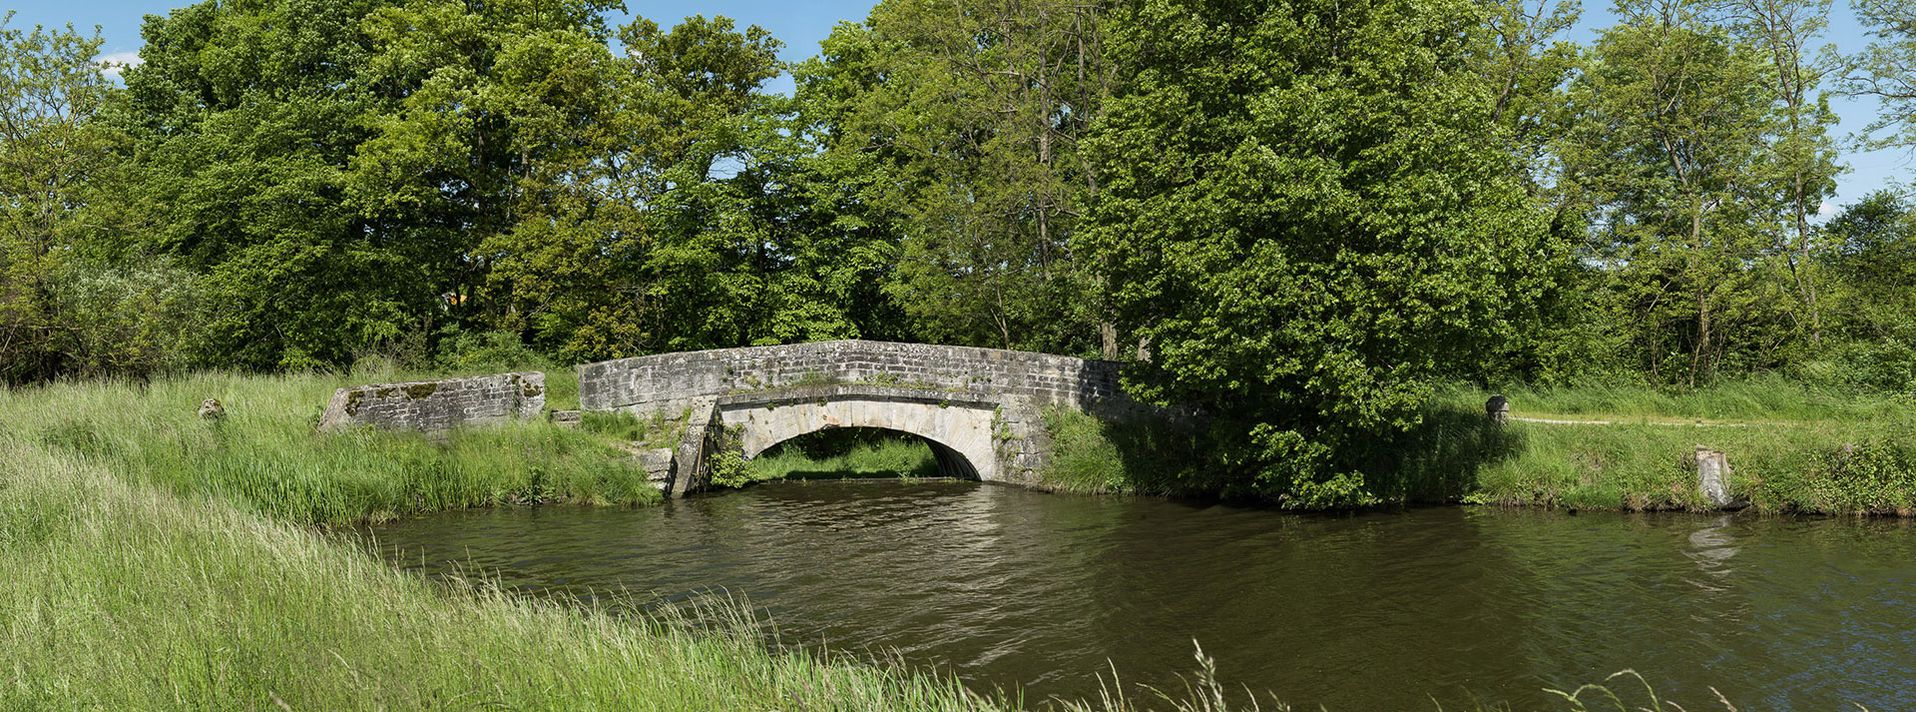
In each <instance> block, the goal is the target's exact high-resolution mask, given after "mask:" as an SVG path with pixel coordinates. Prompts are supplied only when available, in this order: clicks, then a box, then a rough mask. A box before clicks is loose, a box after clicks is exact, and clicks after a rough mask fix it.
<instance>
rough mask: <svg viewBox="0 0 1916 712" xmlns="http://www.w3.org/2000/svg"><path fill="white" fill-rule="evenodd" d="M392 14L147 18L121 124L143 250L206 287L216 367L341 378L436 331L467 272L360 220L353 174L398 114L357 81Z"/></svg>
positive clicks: (287, 2)
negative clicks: (388, 117)
mask: <svg viewBox="0 0 1916 712" xmlns="http://www.w3.org/2000/svg"><path fill="white" fill-rule="evenodd" d="M387 5H388V3H387V2H385V1H384V0H348V1H345V2H335V1H334V0H246V1H244V2H215V1H212V0H208V1H206V2H201V3H198V4H195V5H190V6H187V7H184V8H181V9H178V10H175V11H173V12H172V13H170V14H168V15H165V16H148V18H147V21H146V25H145V27H144V29H143V34H144V36H145V38H146V46H145V48H144V49H143V50H142V53H141V56H142V59H144V60H145V63H144V64H142V65H141V66H139V67H136V68H132V69H130V70H128V71H127V72H126V73H125V77H126V86H127V93H128V99H129V101H128V107H127V110H126V112H125V114H124V117H123V119H122V123H123V124H124V128H125V130H127V131H128V132H129V133H130V134H131V135H132V136H133V140H134V141H135V142H136V147H135V150H134V155H136V156H137V157H138V163H137V167H138V183H137V185H136V189H134V190H132V191H130V192H129V194H128V195H126V196H125V199H126V200H128V201H129V202H131V203H133V204H135V205H137V206H138V208H139V209H140V210H141V211H142V212H144V213H146V214H148V215H150V216H151V218H150V223H149V224H148V225H146V226H144V227H143V229H142V230H140V231H139V233H138V235H139V238H140V242H141V245H140V246H141V247H142V248H144V249H150V250H157V251H159V252H162V253H166V254H172V255H176V256H178V258H179V259H180V260H181V261H182V264H183V266H185V267H187V268H190V269H193V270H196V271H200V272H204V273H205V274H206V275H207V284H208V291H209V294H208V299H209V300H210V301H211V302H212V309H213V311H214V319H213V322H212V325H211V327H210V329H209V333H208V334H207V335H206V337H207V338H206V343H205V350H206V352H207V354H208V357H209V358H210V359H212V360H214V361H215V362H217V363H220V364H222V365H232V366H240V367H247V368H261V369H266V368H304V367H313V366H325V365H333V364H341V363H345V362H347V361H349V360H350V359H351V358H352V357H353V355H354V354H355V353H356V352H357V351H359V350H362V349H365V348H368V347H372V346H374V345H377V344H379V343H382V342H386V341H390V340H393V339H396V338H398V337H399V336H400V335H402V334H404V333H405V332H407V331H409V330H412V329H416V328H419V326H420V325H421V324H422V323H425V322H428V321H429V320H430V319H431V318H433V316H434V315H435V314H436V313H437V310H438V308H439V307H438V304H439V300H438V298H437V297H438V294H439V293H440V291H441V288H442V284H441V282H442V280H440V279H438V278H437V277H438V275H439V274H440V273H442V272H444V271H446V269H447V268H445V267H443V266H442V265H445V264H448V263H456V262H458V261H459V260H460V259H461V257H460V255H458V254H456V253H449V252H443V251H439V250H437V249H435V246H433V245H430V244H421V243H419V242H417V241H415V240H414V238H415V237H417V235H415V234H414V233H410V232H407V231H403V230H396V229H393V226H391V225H389V224H386V223H384V222H382V221H380V220H377V219H369V218H367V217H365V216H364V215H362V214H361V212H360V211H359V210H357V209H355V207H354V206H353V204H352V201H351V191H350V186H351V185H352V182H353V181H352V176H351V173H352V163H353V160H354V156H355V154H356V153H357V151H358V149H359V146H360V145H361V144H362V143H364V142H365V141H366V140H367V139H368V138H370V137H371V136H372V135H373V132H372V131H373V127H374V126H375V125H376V124H377V121H376V120H375V119H376V117H377V116H378V115H379V114H380V113H381V110H382V109H383V108H384V107H385V106H386V105H387V103H388V102H389V99H387V98H385V97H382V96H381V95H380V94H379V93H378V92H377V91H375V88H373V87H369V86H367V85H366V84H365V83H363V82H362V81H361V79H362V74H361V72H362V70H363V69H364V68H365V66H366V63H367V61H368V60H369V59H370V58H371V57H372V54H373V51H372V46H371V39H370V38H369V37H368V36H367V35H366V33H365V32H364V31H363V29H362V28H363V24H364V22H365V20H366V18H367V16H368V15H369V14H371V13H372V12H373V11H374V10H375V9H378V8H380V7H384V6H387Z"/></svg>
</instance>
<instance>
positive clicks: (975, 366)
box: [579, 341, 1140, 496]
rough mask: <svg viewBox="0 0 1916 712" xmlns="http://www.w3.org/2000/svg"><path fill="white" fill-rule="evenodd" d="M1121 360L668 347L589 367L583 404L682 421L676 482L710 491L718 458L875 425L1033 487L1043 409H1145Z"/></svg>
mask: <svg viewBox="0 0 1916 712" xmlns="http://www.w3.org/2000/svg"><path fill="white" fill-rule="evenodd" d="M1118 368H1119V365H1118V364H1116V363H1112V362H1105V361H1087V360H1084V359H1076V358H1070V357H1065V356H1051V355H1046V354H1035V353H1026V352H1020V351H1001V350H996V349H979V348H967V347H958V346H933V345H926V344H896V343H882V342H872V341H831V342H822V343H811V344H797V345H788V346H762V347H751V348H739V349H719V350H714V351H694V352H685V353H673V354H661V355H657V356H644V357H639V358H629V359H622V360H618V361H606V362H603V363H593V364H586V365H582V366H579V399H580V405H581V406H582V407H583V409H585V410H587V411H624V412H627V413H631V414H634V415H637V416H639V417H642V418H660V419H667V420H678V421H679V422H682V423H683V424H684V427H683V428H682V429H681V431H680V432H681V434H680V436H679V440H678V446H677V447H676V448H675V449H674V450H673V451H672V452H671V453H670V458H669V460H670V462H669V463H667V462H665V461H664V460H665V459H666V458H665V457H664V455H665V453H659V457H658V458H657V459H658V460H659V462H657V463H656V467H657V468H658V469H661V470H666V471H667V472H668V474H667V475H666V483H665V485H664V487H665V489H666V491H667V492H668V493H669V494H670V495H672V496H683V495H684V494H686V493H688V492H694V491H697V490H699V489H702V488H704V487H705V486H706V485H707V483H708V482H709V480H710V476H711V463H712V461H713V457H714V455H716V454H717V453H718V452H719V451H720V450H721V449H724V448H736V449H738V450H739V451H741V452H742V454H743V455H744V457H746V458H748V459H749V458H752V457H756V456H758V455H759V453H762V452H764V451H765V450H767V449H769V448H771V447H772V446H773V445H777V444H779V443H781V442H784V441H786V440H790V439H792V438H795V437H798V436H801V435H806V434H809V433H814V432H818V431H821V430H826V429H831V428H877V429H883V430H891V431H896V432H901V433H908V434H911V435H916V436H919V437H921V438H923V439H924V440H925V442H927V443H928V444H930V446H931V448H932V451H933V452H934V453H935V454H936V455H937V458H938V465H939V469H940V470H941V471H942V472H943V473H944V474H946V475H948V476H955V477H963V478H968V479H978V480H984V481H989V482H1007V483H1012V484H1021V485H1030V486H1035V485H1039V484H1041V483H1040V481H1039V476H1040V475H1039V473H1040V471H1041V470H1042V468H1043V467H1044V464H1045V462H1046V459H1047V457H1048V455H1049V452H1050V446H1051V438H1050V434H1049V433H1048V432H1047V431H1046V428H1045V425H1044V419H1043V410H1044V409H1045V408H1047V407H1063V408H1070V409H1075V410H1078V411H1081V412H1087V413H1092V414H1094V415H1097V416H1100V417H1124V416H1126V415H1128V414H1132V413H1136V412H1140V409H1139V408H1138V406H1136V405H1135V404H1134V403H1133V402H1132V401H1131V400H1129V399H1128V398H1126V397H1125V396H1124V394H1123V392H1122V391H1121V390H1120V389H1119V386H1118Z"/></svg>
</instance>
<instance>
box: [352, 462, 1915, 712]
mask: <svg viewBox="0 0 1916 712" xmlns="http://www.w3.org/2000/svg"><path fill="white" fill-rule="evenodd" d="M378 536H379V538H380V540H381V542H382V544H383V545H385V546H388V547H394V546H396V547H397V548H398V549H399V550H400V551H402V552H403V553H402V554H400V555H398V556H397V557H396V559H395V560H396V561H398V562H400V563H401V564H402V565H406V566H409V567H411V568H423V569H426V570H431V571H442V570H446V569H447V568H448V567H449V566H450V565H451V563H453V562H459V563H463V564H465V565H466V566H468V567H469V568H471V567H476V568H479V569H482V570H485V571H488V572H496V573H497V574H498V575H499V576H500V577H501V578H502V579H503V580H504V581H505V582H506V583H507V584H509V585H514V586H520V587H523V588H526V589H529V590H539V591H564V592H569V593H574V594H578V593H588V592H590V591H604V590H621V589H623V590H635V591H655V592H659V593H661V594H664V595H667V596H677V597H683V596H686V595H689V594H691V593H693V592H697V591H704V590H710V589H714V588H724V589H727V590H730V591H734V592H737V593H742V594H744V595H746V596H748V597H750V599H751V600H752V601H754V602H755V603H757V604H759V605H761V606H764V607H765V608H767V609H769V611H770V613H771V615H772V616H773V617H774V618H775V619H776V620H777V621H778V623H779V627H780V629H781V631H782V632H783V634H784V637H785V639H786V640H788V641H791V640H795V639H797V640H804V641H809V642H813V643H820V642H822V643H826V644H829V645H831V646H832V647H834V648H836V649H839V650H853V651H860V650H871V651H879V650H890V649H896V650H898V651H899V652H900V653H902V654H903V656H904V657H905V659H907V660H909V661H912V662H914V663H917V664H923V665H937V666H940V667H942V668H944V669H949V670H954V671H956V672H958V673H960V674H961V675H962V676H963V677H964V678H965V679H966V680H967V681H968V682H970V683H972V684H973V685H974V686H977V687H980V688H986V689H989V688H993V687H1002V688H1012V687H1021V688H1024V689H1026V690H1027V691H1028V694H1027V698H1030V699H1041V698H1043V697H1044V696H1046V695H1054V694H1055V695H1064V696H1082V695H1093V694H1096V692H1097V689H1098V679H1097V675H1098V674H1099V673H1100V672H1106V671H1108V670H1109V669H1110V668H1109V667H1108V665H1107V661H1110V662H1111V663H1114V664H1115V665H1116V667H1117V669H1118V670H1119V671H1120V673H1122V675H1123V678H1124V679H1125V681H1126V682H1127V683H1147V684H1153V685H1158V686H1165V687H1171V688H1181V682H1180V680H1179V678H1178V675H1179V674H1187V673H1189V672H1190V671H1191V670H1192V667H1193V666H1192V662H1191V651H1192V648H1191V646H1192V640H1193V639H1196V640H1198V641H1201V642H1202V644H1203V646H1204V649H1205V651H1206V652H1207V653H1209V654H1210V655H1212V656H1214V657H1215V658H1216V659H1217V661H1218V665H1219V671H1220V673H1221V675H1222V677H1223V678H1224V680H1225V681H1226V682H1227V683H1229V684H1231V685H1233V686H1238V685H1248V686H1249V687H1251V688H1253V689H1258V690H1271V691H1274V692H1276V693H1278V694H1279V695H1280V696H1281V697H1283V698H1284V699H1286V700H1289V701H1291V702H1293V703H1296V704H1301V705H1302V706H1303V707H1302V708H1314V707H1315V706H1316V705H1319V704H1323V705H1327V706H1329V707H1330V708H1331V709H1337V710H1375V709H1431V705H1430V696H1431V695H1433V694H1434V695H1436V696H1438V697H1439V698H1442V699H1445V700H1450V701H1453V702H1455V701H1463V700H1467V699H1470V698H1471V697H1473V696H1474V697H1476V698H1481V699H1484V700H1491V701H1495V700H1508V701H1512V702H1515V703H1517V704H1519V705H1520V706H1525V707H1528V706H1540V705H1543V704H1545V703H1547V702H1548V698H1547V697H1545V696H1544V695H1543V694H1542V692H1541V689H1542V688H1545V687H1559V688H1564V689H1568V688H1569V687H1574V686H1575V685H1577V684H1581V683H1584V682H1590V681H1595V680H1600V679H1602V678H1603V677H1604V676H1606V675H1608V674H1610V673H1612V672H1615V671H1617V670H1621V669H1624V668H1635V669H1638V670H1642V671H1644V672H1645V674H1646V675H1647V676H1649V677H1650V678H1651V679H1653V680H1656V681H1658V685H1659V691H1660V692H1663V693H1664V694H1665V695H1666V696H1674V697H1675V698H1676V699H1679V700H1682V701H1685V702H1686V703H1687V704H1688V705H1689V708H1690V709H1705V708H1708V706H1707V705H1706V704H1705V703H1706V702H1709V701H1711V700H1713V699H1714V696H1713V695H1712V694H1711V693H1710V691H1709V687H1710V686H1715V687H1717V688H1720V689H1722V690H1723V691H1724V692H1725V694H1728V695H1730V696H1731V698H1732V699H1734V700H1737V701H1738V702H1739V704H1740V705H1742V707H1743V709H1768V710H1826V709H1838V708H1847V707H1848V705H1847V704H1846V703H1847V702H1849V701H1852V700H1854V701H1856V702H1861V703H1863V704H1866V705H1869V706H1870V707H1871V708H1872V709H1877V710H1890V709H1916V673H1912V672H1911V669H1912V667H1916V665H1912V663H1913V662H1916V632H1913V631H1916V600H1913V599H1912V597H1911V595H1910V589H1909V586H1910V584H1911V583H1912V582H1913V581H1912V578H1913V577H1916V563H1912V562H1916V556H1912V555H1913V554H1916V544H1912V537H1911V535H1910V530H1909V529H1908V528H1907V527H1906V526H1901V525H1878V524H1875V523H1858V522H1854V521H1848V520H1788V519H1760V518H1755V517H1751V516H1748V515H1744V516H1739V517H1711V518H1701V517H1690V516H1621V515H1609V516H1606V515H1591V514H1584V515H1581V516H1566V515H1560V514H1555V513H1546V512H1522V511H1498V510H1482V509H1468V510H1466V509H1430V510H1416V511H1410V512H1405V513H1398V514H1367V515H1360V516H1318V517H1304V516H1295V515H1287V514H1281V513H1276V512H1270V511H1262V510H1250V509H1238V508H1231V507H1222V506H1201V505H1187V504H1180V503H1173V502H1165V501H1159V500H1132V499H1096V498H1081V497H1067V496H1052V495H1043V494H1037V493H1032V492H1027V491H1022V490H1017V489H1011V488H1004V487H994V486H983V485H977V484H970V483H901V482H881V483H872V482H816V483H809V484H798V483H794V484H786V485H775V486H766V487H759V488H755V489H752V490H750V491H747V492H742V493H735V494H728V495H722V496H714V497H703V498H697V499H693V500H688V501H684V502H676V503H672V504H671V505H669V506H666V507H662V508H655V509H646V510H595V509H571V508H547V509H531V510H502V511H491V512H471V513H456V514H445V515H434V516H430V517H425V518H420V519H413V520H407V521H403V522H399V523H396V524H394V525H392V526H388V527H383V528H381V529H380V530H379V532H378ZM1457 706H1458V705H1456V704H1449V705H1447V707H1446V708H1455V707H1457Z"/></svg>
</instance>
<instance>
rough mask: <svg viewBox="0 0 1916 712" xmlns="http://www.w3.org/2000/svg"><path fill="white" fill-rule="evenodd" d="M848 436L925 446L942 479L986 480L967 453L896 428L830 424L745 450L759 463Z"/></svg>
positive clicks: (821, 474)
mask: <svg viewBox="0 0 1916 712" xmlns="http://www.w3.org/2000/svg"><path fill="white" fill-rule="evenodd" d="M845 432H857V433H873V434H883V435H885V436H889V437H891V438H894V439H896V440H900V441H906V442H911V443H915V444H919V445H923V446H924V447H925V448H926V449H927V450H930V451H931V455H932V459H933V461H934V462H935V463H936V465H937V468H938V476H939V477H946V478H951V479H959V480H980V479H982V478H981V477H979V475H978V468H977V467H976V466H974V465H972V463H971V461H970V460H969V459H968V458H966V457H965V455H964V453H961V452H959V451H957V450H956V449H953V448H952V447H951V446H950V445H946V444H944V443H941V442H938V440H937V439H936V438H932V437H929V436H926V435H924V434H921V433H914V432H910V431H906V430H899V429H896V428H882V427H874V426H863V425H835V424H828V425H824V426H822V427H819V428H816V429H813V430H809V431H805V432H799V433H793V434H791V435H790V436H788V437H785V438H784V439H782V440H777V441H775V442H771V443H769V444H766V445H763V446H760V447H756V448H752V447H748V448H746V449H745V452H744V455H745V459H746V460H755V459H757V458H759V457H760V456H762V455H765V454H766V453H776V452H778V451H780V450H782V449H784V448H786V447H790V446H794V445H802V444H804V443H806V441H808V440H813V439H816V438H817V437H818V436H821V435H828V434H834V433H845ZM864 444H868V443H862V442H858V441H853V444H851V445H850V447H847V448H844V449H845V450H847V451H849V450H850V449H851V448H855V447H858V446H860V445H864ZM833 454H834V455H840V454H843V453H833ZM806 455H807V457H813V458H816V457H817V454H816V453H811V452H807V453H806ZM805 474H806V475H816V476H820V477H823V476H826V475H827V474H840V475H843V474H847V473H845V472H832V471H825V470H818V471H807V472H806V473H805ZM901 474H909V473H901ZM801 479H803V478H801Z"/></svg>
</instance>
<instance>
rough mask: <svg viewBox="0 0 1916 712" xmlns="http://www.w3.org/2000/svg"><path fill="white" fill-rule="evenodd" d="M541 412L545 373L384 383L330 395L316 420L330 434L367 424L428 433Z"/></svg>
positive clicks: (542, 410)
mask: <svg viewBox="0 0 1916 712" xmlns="http://www.w3.org/2000/svg"><path fill="white" fill-rule="evenodd" d="M545 408H546V376H545V374H543V373H502V374H498V375H494V376H480V377H477V378H454V379H447V380H443V381H417V382H413V383H386V384H381V385H374V386H359V387H357V388H341V389H339V390H337V391H334V392H333V399H332V401H331V402H329V403H327V404H326V412H325V413H324V414H322V415H321V416H320V418H319V428H320V430H326V431H333V430H341V429H344V428H348V427H352V426H357V425H366V426H372V427H376V428H383V429H386V430H416V431H420V432H428V433H431V432H442V431H446V430H451V429H453V428H456V427H461V426H468V425H486V424H491V423H501V422H506V421H512V420H531V419H534V418H539V417H542V416H543V415H544V413H545Z"/></svg>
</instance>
